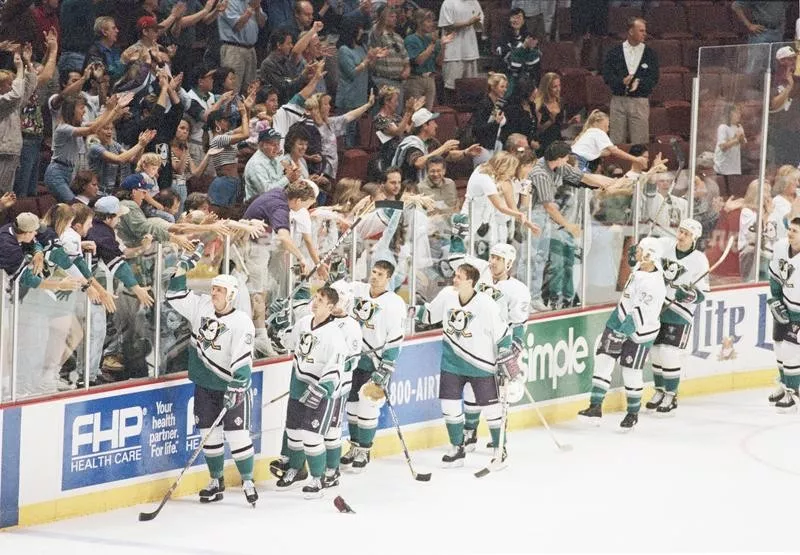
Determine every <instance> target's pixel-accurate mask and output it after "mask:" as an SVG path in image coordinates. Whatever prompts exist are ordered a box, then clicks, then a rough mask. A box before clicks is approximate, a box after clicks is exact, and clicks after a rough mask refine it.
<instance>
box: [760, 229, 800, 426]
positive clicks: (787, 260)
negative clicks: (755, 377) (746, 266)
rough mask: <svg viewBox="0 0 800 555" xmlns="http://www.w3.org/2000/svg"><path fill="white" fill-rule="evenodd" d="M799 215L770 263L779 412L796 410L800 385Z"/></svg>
mask: <svg viewBox="0 0 800 555" xmlns="http://www.w3.org/2000/svg"><path fill="white" fill-rule="evenodd" d="M798 268H800V218H793V219H792V221H791V223H789V230H788V231H787V235H786V238H784V239H779V240H778V242H777V243H775V245H774V249H773V255H772V260H771V261H770V263H769V289H770V293H771V294H772V297H771V298H770V299H769V300H768V301H767V305H768V306H769V308H770V311H771V312H772V318H773V323H774V325H773V338H774V339H775V358H776V359H777V361H778V371H779V373H780V381H781V388H780V389H781V390H782V391H776V392H775V393H773V394H772V395H770V398H769V400H770V402H773V403H775V406H776V407H777V408H778V410H779V411H780V412H789V411H796V410H797V405H798V398H797V397H798V388H799V387H800V339H798V337H800V335H798V334H800V272H798V271H797V269H798Z"/></svg>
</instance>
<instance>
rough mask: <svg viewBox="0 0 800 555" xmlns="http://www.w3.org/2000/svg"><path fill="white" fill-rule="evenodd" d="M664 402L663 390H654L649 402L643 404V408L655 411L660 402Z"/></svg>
mask: <svg viewBox="0 0 800 555" xmlns="http://www.w3.org/2000/svg"><path fill="white" fill-rule="evenodd" d="M663 400H664V390H663V389H656V392H655V393H653V396H652V397H650V400H649V401H647V403H645V405H644V408H646V409H647V410H656V409H657V408H658V407H659V406H660V405H661V401H663Z"/></svg>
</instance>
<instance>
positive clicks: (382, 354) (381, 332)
mask: <svg viewBox="0 0 800 555" xmlns="http://www.w3.org/2000/svg"><path fill="white" fill-rule="evenodd" d="M349 285H350V291H352V293H353V309H352V311H351V312H350V314H351V316H353V318H355V319H356V320H357V321H358V322H359V323H360V324H361V333H362V343H363V344H364V348H363V349H362V350H364V351H366V350H369V349H375V348H377V347H381V346H382V345H383V348H382V349H379V350H378V351H377V352H376V353H374V355H371V358H373V359H374V358H378V359H379V360H383V359H384V358H385V359H386V360H387V361H394V360H396V359H397V355H398V354H399V350H400V346H401V345H402V343H403V338H404V337H405V334H406V316H407V312H408V307H407V306H406V303H405V301H404V300H403V299H402V297H400V295H398V294H397V293H394V292H393V291H384V292H383V293H381V294H380V295H378V296H377V297H373V296H372V295H370V292H369V284H368V283H364V282H362V281H354V282H352V283H350V284H349Z"/></svg>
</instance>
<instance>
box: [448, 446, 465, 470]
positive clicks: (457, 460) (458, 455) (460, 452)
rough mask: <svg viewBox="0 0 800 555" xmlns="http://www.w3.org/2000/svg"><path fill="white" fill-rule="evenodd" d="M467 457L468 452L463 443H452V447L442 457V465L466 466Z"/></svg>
mask: <svg viewBox="0 0 800 555" xmlns="http://www.w3.org/2000/svg"><path fill="white" fill-rule="evenodd" d="M466 457H467V452H466V451H465V450H464V446H463V445H451V446H450V449H449V450H448V451H447V453H445V455H444V456H443V457H442V466H443V467H444V468H457V467H459V466H464V459H465V458H466Z"/></svg>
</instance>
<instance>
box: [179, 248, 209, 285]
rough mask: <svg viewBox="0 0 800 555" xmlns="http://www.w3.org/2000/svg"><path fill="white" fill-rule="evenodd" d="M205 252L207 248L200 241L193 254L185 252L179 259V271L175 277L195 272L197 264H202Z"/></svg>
mask: <svg viewBox="0 0 800 555" xmlns="http://www.w3.org/2000/svg"><path fill="white" fill-rule="evenodd" d="M204 250H205V246H204V245H203V243H200V242H199V241H198V242H197V243H196V244H195V247H194V250H193V251H192V252H189V251H183V252H182V253H181V255H180V256H179V257H178V269H177V270H176V271H175V275H176V276H180V275H183V274H185V273H187V272H189V271H191V270H193V269H194V268H195V267H196V266H197V263H198V262H200V259H201V258H203V251H204Z"/></svg>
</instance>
